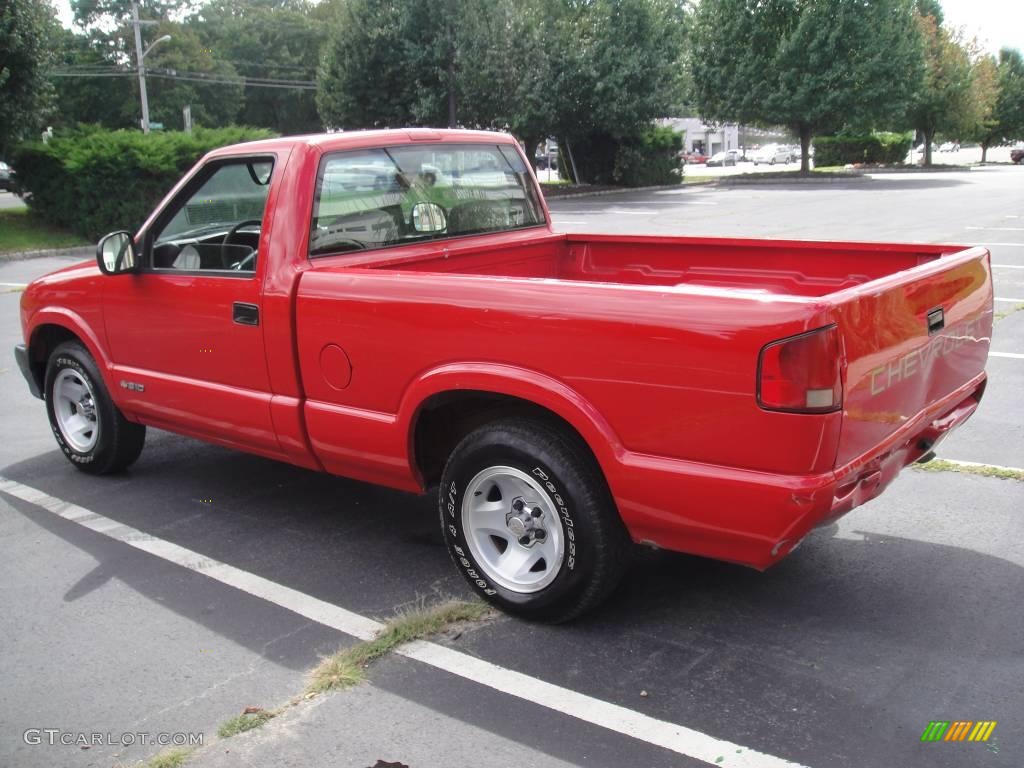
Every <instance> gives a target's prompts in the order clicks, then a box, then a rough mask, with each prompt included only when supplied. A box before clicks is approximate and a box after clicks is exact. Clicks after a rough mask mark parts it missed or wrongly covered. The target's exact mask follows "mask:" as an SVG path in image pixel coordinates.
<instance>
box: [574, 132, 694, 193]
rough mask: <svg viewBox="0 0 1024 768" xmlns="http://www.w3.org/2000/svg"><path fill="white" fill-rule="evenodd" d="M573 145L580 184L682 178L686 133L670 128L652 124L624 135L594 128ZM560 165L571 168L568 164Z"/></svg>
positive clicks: (641, 182)
mask: <svg viewBox="0 0 1024 768" xmlns="http://www.w3.org/2000/svg"><path fill="white" fill-rule="evenodd" d="M570 146H571V148H572V157H573V159H575V161H576V169H577V170H578V171H579V174H580V177H579V178H578V179H576V181H577V183H581V184H613V185H620V186H624V187H645V186H653V185H657V184H677V183H679V180H680V179H679V157H678V155H679V150H680V149H682V147H683V136H682V134H678V133H676V132H674V131H673V130H672V129H671V128H668V127H661V126H655V125H651V126H649V127H647V128H643V129H642V130H639V131H637V132H636V133H635V134H633V135H630V136H626V137H623V138H618V137H614V136H611V135H610V134H608V133H605V132H603V131H593V132H591V133H588V134H586V135H583V136H577V137H575V138H573V139H572V140H571V142H570ZM564 157H565V158H566V159H568V157H569V155H568V153H565V154H564ZM561 168H566V170H567V171H568V170H571V168H570V167H566V164H565V163H563V164H562V165H559V169H561Z"/></svg>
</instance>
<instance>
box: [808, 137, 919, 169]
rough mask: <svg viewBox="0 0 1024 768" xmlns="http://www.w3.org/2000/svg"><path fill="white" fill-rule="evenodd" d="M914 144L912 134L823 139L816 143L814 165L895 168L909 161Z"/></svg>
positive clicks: (818, 139) (815, 141)
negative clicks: (907, 158)
mask: <svg viewBox="0 0 1024 768" xmlns="http://www.w3.org/2000/svg"><path fill="white" fill-rule="evenodd" d="M912 143H913V137H912V136H911V134H909V133H871V134H867V135H863V136H854V135H839V136H822V137H820V138H817V139H815V140H814V164H815V165H816V166H818V167H824V166H829V165H853V164H859V163H870V164H882V165H895V164H898V163H902V162H903V161H904V160H905V159H906V157H907V153H908V152H909V151H910V147H911V144H912Z"/></svg>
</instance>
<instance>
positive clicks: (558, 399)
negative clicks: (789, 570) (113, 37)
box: [16, 129, 992, 621]
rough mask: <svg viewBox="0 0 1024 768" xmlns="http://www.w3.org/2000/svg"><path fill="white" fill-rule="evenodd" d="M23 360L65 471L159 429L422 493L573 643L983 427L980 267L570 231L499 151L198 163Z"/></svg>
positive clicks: (412, 142) (806, 248) (985, 293)
mask: <svg viewBox="0 0 1024 768" xmlns="http://www.w3.org/2000/svg"><path fill="white" fill-rule="evenodd" d="M21 312H22V318H21V319H22V324H23V328H24V341H25V344H24V345H23V346H19V347H18V348H17V350H16V357H17V360H18V362H19V365H20V367H21V369H22V371H23V372H24V374H25V377H26V379H27V380H28V384H29V387H30V388H31V390H32V392H33V393H34V394H35V395H37V396H39V397H42V398H43V399H44V400H45V401H46V408H47V413H48V415H49V418H50V423H51V425H52V427H53V434H54V436H55V437H56V440H57V443H58V445H59V446H60V448H61V450H62V451H63V452H64V453H65V454H66V456H67V457H68V459H70V460H71V462H72V463H73V464H74V465H75V466H76V467H77V468H79V469H81V470H84V471H86V472H92V473H95V474H102V473H106V472H113V471H117V470H123V469H124V468H126V467H127V466H129V465H130V464H131V463H132V462H133V461H135V460H136V459H137V458H138V457H139V454H140V452H141V450H142V447H143V441H144V439H145V434H146V426H152V427H158V428H161V429H167V430H171V431H174V432H179V433H182V434H186V435H191V436H193V437H196V438H199V439H201V440H207V441H210V442H214V443H219V444H221V445H225V446H229V447H232V448H238V449H241V450H244V451H250V452H252V453H255V454H259V455H261V456H266V457H270V458H273V459H277V460H280V461H286V462H291V463H292V464H296V465H298V466H301V467H306V468H308V469H310V470H318V471H324V472H330V473H333V474H336V475H343V476H346V477H350V478H356V479H359V480H363V481H366V482H371V483H379V484H382V485H387V486H391V487H393V488H399V489H403V490H407V491H411V492H416V493H422V492H425V491H427V490H428V489H431V488H437V489H438V501H439V513H440V519H441V526H442V529H443V532H444V537H445V541H446V542H447V546H448V549H449V550H450V553H451V556H452V558H453V560H454V562H455V564H456V567H457V568H458V570H459V571H460V572H461V573H462V574H463V576H464V577H465V578H466V579H467V580H468V582H469V583H470V585H472V587H473V589H475V590H476V591H477V592H478V593H479V594H480V595H482V596H483V597H484V598H485V599H487V600H490V601H491V602H492V603H494V604H496V605H498V606H500V607H501V608H503V609H505V610H507V611H510V612H513V613H517V614H519V615H523V616H526V617H530V618H535V619H541V620H549V621H557V620H564V619H568V618H571V617H573V616H576V615H578V614H580V613H581V612H583V611H585V610H587V609H588V608H591V607H593V606H594V605H596V604H597V603H598V602H599V601H600V600H601V599H602V598H603V597H604V596H606V595H607V594H608V593H609V592H610V590H611V589H612V588H613V587H614V586H615V584H616V581H617V579H618V578H619V576H620V574H621V573H622V569H623V566H624V563H625V560H626V557H627V555H628V553H629V550H630V546H631V544H632V543H633V542H639V543H643V544H647V545H652V546H657V547H663V548H666V549H671V550H677V551H680V552H689V553H693V554H697V555H703V556H708V557H713V558H719V559H722V560H728V561H732V562H736V563H742V564H745V565H749V566H753V567H755V568H759V569H764V568H767V567H768V566H770V565H772V564H773V563H775V562H777V561H778V560H780V559H781V558H783V557H785V556H786V555H787V554H788V553H789V552H791V551H792V550H793V549H794V548H795V547H796V546H797V544H799V543H800V541H801V540H802V539H803V538H804V537H805V536H806V535H807V533H808V532H809V531H811V530H812V529H813V528H814V527H816V526H820V525H822V524H824V523H828V522H829V521H832V520H834V519H836V518H837V517H838V516H840V515H842V514H844V513H846V512H848V511H850V510H851V509H853V508H854V507H855V506H857V505H858V504H862V503H864V502H866V501H868V500H869V499H871V498H873V497H875V496H877V495H878V494H879V493H880V492H881V491H882V489H884V488H885V487H886V486H887V485H888V484H889V483H890V482H891V481H892V480H893V478H894V477H895V476H896V474H897V473H898V472H899V471H900V469H902V468H903V467H904V466H906V465H907V464H909V463H911V462H914V461H917V460H919V459H921V458H922V457H926V456H928V455H930V452H931V451H932V449H933V448H934V447H935V445H936V444H937V443H938V441H939V440H941V439H942V438H943V437H944V436H945V435H946V434H948V433H949V431H950V430H952V429H953V428H955V427H957V426H958V425H960V424H962V423H963V422H964V420H965V419H967V418H968V417H969V416H970V415H971V414H972V413H973V412H974V410H975V409H976V408H977V407H978V403H979V401H980V399H981V396H982V392H983V391H984V388H985V380H986V379H985V370H984V369H985V361H986V358H987V355H988V347H989V337H990V334H991V328H992V281H991V274H990V265H989V254H988V252H987V251H986V250H985V249H983V248H965V247H962V246H953V245H920V244H917V245H891V244H879V243H871V244H866V243H845V242H817V243H815V242H797V241H783V240H743V239H735V240H734V239H719V238H688V237H628V236H611V235H582V234H569V235H567V234H562V233H558V232H555V231H552V229H551V226H550V219H549V215H548V210H547V207H546V205H545V202H544V198H543V196H542V194H541V192H540V190H539V188H538V186H537V183H536V180H535V178H534V176H533V174H532V172H531V170H530V164H529V162H528V161H527V158H526V157H525V156H524V155H523V153H522V151H521V149H520V147H519V146H518V145H517V144H516V142H515V141H514V140H513V139H512V138H511V137H509V136H505V135H500V134H494V133H486V132H472V131H431V130H426V129H419V130H391V131H375V132H365V133H343V134H337V135H323V136H312V137H298V138H282V139H274V140H268V141H260V142H256V143H250V144H243V145H239V146H232V147H227V148H224V149H220V150H217V151H215V152H212V153H210V154H209V155H207V156H206V157H205V158H204V159H203V160H202V161H201V162H200V163H199V164H198V165H197V166H196V167H195V168H194V169H193V170H192V171H191V172H190V173H189V174H188V175H187V176H186V177H185V178H184V179H182V180H181V182H180V183H179V184H178V185H177V186H176V187H175V188H174V189H173V190H172V191H171V192H170V194H168V196H167V197H166V199H165V200H164V201H163V202H162V203H161V204H160V206H159V207H158V208H157V209H156V211H155V212H154V213H153V214H152V215H151V216H150V218H149V219H148V220H147V221H146V222H145V223H144V224H143V225H142V228H141V229H140V230H139V231H138V232H137V233H135V234H134V235H132V234H130V233H128V232H115V233H112V234H110V235H108V236H106V237H105V238H103V239H102V240H101V241H100V243H99V246H98V248H97V259H96V263H92V262H89V263H85V264H79V265H77V266H72V267H69V268H67V269H63V270H61V271H58V272H55V273H53V274H51V275H48V276H46V277H42V278H40V279H38V280H36V281H35V282H33V283H32V284H31V285H30V286H29V287H28V288H27V289H26V291H25V293H24V297H23V299H22V305H21Z"/></svg>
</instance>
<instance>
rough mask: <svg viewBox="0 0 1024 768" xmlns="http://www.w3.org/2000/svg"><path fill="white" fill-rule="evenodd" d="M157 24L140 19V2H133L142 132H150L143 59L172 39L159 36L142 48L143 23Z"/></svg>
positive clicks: (166, 36)
mask: <svg viewBox="0 0 1024 768" xmlns="http://www.w3.org/2000/svg"><path fill="white" fill-rule="evenodd" d="M143 24H156V22H155V21H139V4H138V3H132V26H133V27H135V55H136V57H137V58H138V63H139V96H141V97H142V132H143V133H149V99H148V98H147V97H146V67H145V65H144V64H143V63H142V60H143V59H145V58H146V54H148V53H149V52H150V51H152V50H153V49H154V48H156V46H158V45H159V44H160V43H163V42H165V41H167V40H170V39H171V36H170V35H164V36H163V37H159V38H157V39H156V40H154V41H153V42H152V43H150V45H149V47H148V48H146V50H142V25H143Z"/></svg>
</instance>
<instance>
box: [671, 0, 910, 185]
mask: <svg viewBox="0 0 1024 768" xmlns="http://www.w3.org/2000/svg"><path fill="white" fill-rule="evenodd" d="M695 38H696V39H695V44H694V47H693V51H692V59H691V60H692V70H693V82H694V91H695V97H696V101H697V104H698V106H699V108H700V110H701V113H702V114H703V115H704V116H705V117H707V118H710V119H713V120H718V121H733V122H744V123H755V124H762V125H785V126H787V127H789V128H790V129H791V130H792V131H793V132H794V133H796V134H797V135H798V136H799V137H800V144H801V149H802V153H801V158H802V159H801V170H802V171H803V172H807V171H808V170H809V149H810V143H811V139H812V138H813V137H814V136H815V135H817V134H821V133H834V132H836V131H838V130H840V129H841V128H844V127H846V126H851V125H852V126H860V127H873V126H874V125H876V124H879V123H893V122H899V121H900V120H901V119H902V117H903V115H904V113H905V109H906V104H907V103H908V102H909V100H910V98H911V95H912V93H913V90H914V87H915V85H916V83H917V82H919V80H920V76H921V63H920V50H921V49H920V45H921V43H920V37H919V35H918V32H917V30H916V29H915V26H914V24H913V16H912V7H911V4H910V2H909V0H802V1H799V2H789V1H788V0H767V1H762V0H703V1H702V2H701V4H700V6H699V8H698V10H697V14H696V30H695Z"/></svg>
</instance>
